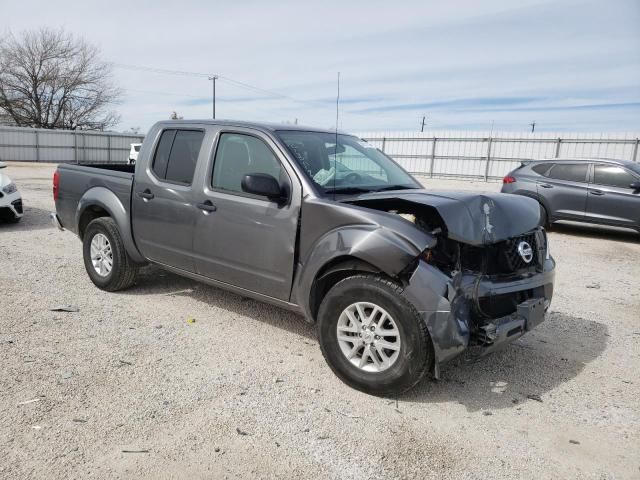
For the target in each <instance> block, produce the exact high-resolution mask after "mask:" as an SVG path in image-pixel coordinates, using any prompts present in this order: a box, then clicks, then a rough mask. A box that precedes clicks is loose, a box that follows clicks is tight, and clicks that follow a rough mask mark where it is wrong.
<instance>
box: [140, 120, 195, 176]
mask: <svg viewBox="0 0 640 480" xmlns="http://www.w3.org/2000/svg"><path fill="white" fill-rule="evenodd" d="M203 138H204V131H202V130H177V129H169V130H164V131H163V132H162V134H161V136H160V141H159V142H158V146H157V147H156V151H155V154H154V156H153V164H152V166H151V170H153V173H154V174H155V175H156V177H158V178H159V179H160V180H163V181H166V182H170V183H180V184H184V185H191V183H192V182H193V173H194V172H195V169H196V163H197V162H198V155H199V153H200V147H201V146H202V140H203Z"/></svg>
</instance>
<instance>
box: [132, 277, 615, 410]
mask: <svg viewBox="0 0 640 480" xmlns="http://www.w3.org/2000/svg"><path fill="white" fill-rule="evenodd" d="M122 294H125V295H147V294H164V295H168V296H180V297H188V298H191V299H193V300H196V301H199V302H202V303H205V304H207V305H210V306H212V307H216V308H220V309H224V310H227V311H228V312H229V313H230V314H231V315H230V317H231V316H240V317H241V320H236V321H250V322H255V323H260V324H268V325H270V326H273V327H276V328H279V329H283V330H286V331H288V332H291V333H294V334H297V335H300V336H301V337H303V338H305V339H307V340H310V341H312V342H313V343H317V338H316V333H315V327H314V326H313V325H310V324H309V323H307V322H306V321H305V320H304V319H303V318H302V316H300V315H298V314H296V313H293V312H289V311H287V310H283V309H281V308H278V307H275V306H271V305H268V304H265V303H262V302H258V301H255V300H251V299H248V298H244V297H241V296H239V295H236V294H234V293H230V292H227V291H225V290H222V289H219V288H215V287H210V286H208V285H204V284H202V283H199V282H196V281H192V280H190V279H187V278H183V277H180V276H178V275H174V274H172V273H170V272H167V271H164V270H162V269H160V268H158V267H155V266H150V267H145V268H144V269H143V270H142V271H141V273H140V277H139V281H138V282H137V285H136V286H135V287H133V288H132V289H130V290H126V291H124V292H122ZM607 337H608V333H607V327H606V326H605V325H603V324H601V323H598V322H595V321H592V320H587V319H583V318H579V317H575V316H571V315H566V314H563V313H559V312H554V311H552V312H551V313H549V314H548V317H547V319H546V321H545V322H544V323H542V324H541V325H540V326H539V327H538V328H537V329H536V330H534V331H532V332H530V333H528V334H527V335H525V336H524V337H522V338H521V339H519V340H517V341H516V342H514V343H513V344H511V345H508V346H506V347H505V348H504V349H503V350H501V351H498V352H496V353H494V354H492V355H490V356H486V357H481V358H477V357H473V356H472V355H466V356H463V357H461V358H459V359H456V360H454V361H452V362H450V363H449V364H446V365H444V366H443V367H442V370H441V379H440V380H438V381H436V380H433V379H431V378H427V379H425V380H424V381H422V382H421V383H420V384H419V385H417V386H416V387H415V388H414V389H413V390H411V391H409V392H408V393H406V394H404V395H402V396H400V397H399V400H401V401H402V402H411V403H434V402H435V403H440V402H442V403H451V402H457V403H459V404H461V405H464V406H465V407H466V408H467V410H469V411H477V410H487V411H490V410H495V409H502V408H520V404H521V403H523V402H525V401H535V400H532V399H529V398H528V396H533V397H536V396H537V397H538V398H540V399H541V400H542V401H544V397H545V394H547V393H549V392H551V391H553V390H554V389H556V388H558V387H559V386H560V385H562V384H564V383H566V382H567V381H569V380H571V379H572V378H574V377H576V376H577V375H578V374H580V373H581V372H582V371H583V370H584V369H585V368H586V367H587V365H588V364H589V363H590V362H592V361H593V360H595V359H596V358H598V357H599V356H600V355H601V354H602V352H603V351H604V349H605V348H606V344H607Z"/></svg>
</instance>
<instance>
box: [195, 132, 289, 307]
mask: <svg viewBox="0 0 640 480" xmlns="http://www.w3.org/2000/svg"><path fill="white" fill-rule="evenodd" d="M207 172H208V173H207V174H206V175H204V177H205V181H204V182H203V183H204V184H203V185H202V187H201V189H200V191H199V192H198V202H199V203H198V205H199V206H200V208H201V211H199V212H198V214H197V218H196V227H195V236H194V252H195V255H196V265H197V272H198V273H199V274H201V275H204V276H207V277H209V278H212V279H214V280H218V281H220V282H224V283H228V284H231V285H234V286H237V287H240V288H244V289H247V290H251V291H253V292H257V293H261V294H263V295H267V296H270V297H274V298H277V299H280V300H285V301H286V300H289V295H290V293H291V284H292V281H293V271H294V263H295V257H294V254H295V245H296V234H297V228H298V217H299V212H300V203H301V198H302V191H301V188H302V187H301V185H300V182H299V181H298V180H297V177H296V175H295V172H294V171H293V169H292V168H291V166H290V165H289V164H288V162H287V160H286V159H285V158H284V156H283V155H282V153H281V152H280V150H279V148H278V147H277V145H276V144H275V143H274V142H273V140H271V139H270V138H269V137H268V136H267V135H265V134H263V133H262V132H259V131H254V130H252V129H244V128H242V129H241V128H237V129H233V130H222V131H221V132H220V133H219V134H218V138H217V144H216V148H215V153H214V158H213V162H212V166H210V167H209V168H208V170H207ZM250 173H264V174H269V175H271V176H273V177H275V178H276V179H277V180H278V181H279V182H280V184H281V186H285V188H288V189H289V192H290V194H289V201H288V202H286V203H283V204H278V203H276V202H274V201H272V200H269V199H268V198H266V197H261V196H257V195H252V194H248V193H246V192H244V191H243V190H242V187H241V181H242V178H243V177H244V175H246V174H250Z"/></svg>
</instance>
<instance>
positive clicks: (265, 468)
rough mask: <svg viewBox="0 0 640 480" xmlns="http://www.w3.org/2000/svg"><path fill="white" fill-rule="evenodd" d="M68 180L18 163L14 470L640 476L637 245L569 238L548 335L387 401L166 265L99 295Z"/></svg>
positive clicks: (6, 452) (4, 263)
mask: <svg viewBox="0 0 640 480" xmlns="http://www.w3.org/2000/svg"><path fill="white" fill-rule="evenodd" d="M54 168H55V167H54V166H53V165H46V164H38V165H34V164H15V163H11V164H10V166H9V168H7V173H8V174H9V175H10V176H12V178H13V179H14V181H15V182H16V183H17V184H18V186H19V188H20V190H21V192H22V194H23V197H24V202H25V205H26V212H25V217H24V218H23V220H22V222H20V223H19V224H18V225H7V224H2V225H0V364H1V365H2V367H1V369H0V419H2V420H1V422H0V458H1V460H0V478H6V479H23V478H30V479H34V478H48V479H66V478H246V477H252V478H254V477H255V478H303V479H304V478H314V479H315V478H344V479H351V478H353V479H356V478H357V479H363V478H376V479H379V478H434V479H443V478H444V479H447V478H451V479H453V478H470V479H472V478H478V479H481V478H536V479H558V478H593V479H623V478H629V479H630V478H640V400H639V399H640V289H639V288H638V284H639V282H638V276H639V275H640V236H638V235H636V234H633V233H626V232H622V231H613V230H606V229H601V228H597V227H578V226H566V225H565V226H557V227H556V228H554V230H553V231H552V232H551V234H550V239H551V249H552V254H553V255H554V257H555V258H556V261H557V263H558V268H557V284H556V293H555V298H554V300H553V303H552V305H551V310H550V314H549V315H548V317H547V320H546V321H545V322H544V323H543V324H542V325H540V326H539V327H538V328H537V329H536V330H535V331H533V332H531V333H529V334H528V335H526V336H525V337H523V338H522V339H520V340H518V341H516V342H515V343H514V344H513V345H511V346H509V347H508V348H506V349H505V350H504V351H501V352H499V353H496V354H494V355H492V356H490V357H487V358H484V359H482V360H480V361H476V362H470V361H466V360H464V359H461V360H458V361H455V362H454V363H452V364H449V365H446V366H445V367H444V368H443V371H442V379H441V380H440V381H437V382H436V381H433V380H426V381H424V382H423V383H422V384H420V385H419V386H418V387H417V388H416V389H415V390H413V391H412V392H410V393H408V394H406V395H404V396H402V397H400V398H397V399H382V398H377V397H372V396H368V395H365V394H363V393H360V392H357V391H355V390H352V389H350V388H349V387H347V386H345V385H343V384H342V383H341V382H340V381H339V380H338V379H337V378H336V377H335V376H334V375H333V374H332V372H331V371H330V369H329V368H328V367H327V365H326V364H325V363H324V360H323V359H322V355H321V353H320V349H319V347H318V344H317V341H316V337H315V331H314V328H313V327H311V326H309V325H308V324H306V323H305V322H304V321H303V320H302V318H300V317H298V316H296V315H294V314H291V313H288V312H286V311H283V310H280V309H278V308H275V307H272V306H268V305H265V304H262V303H259V302H256V301H253V300H248V299H244V298H242V297H239V296H237V295H234V294H230V293H226V292H224V291H222V290H219V289H216V288H212V287H209V286H206V285H202V284H198V283H196V282H193V281H191V280H187V279H184V278H180V277H177V276H175V275H173V274H170V273H167V272H164V271H162V270H160V269H158V268H156V267H148V268H145V269H144V271H143V273H142V275H141V276H140V278H139V280H138V282H137V285H136V286H135V287H133V288H132V289H130V290H128V291H125V292H121V293H114V294H110V293H106V292H102V291H100V290H98V289H97V288H95V287H94V286H93V284H92V283H91V282H90V280H89V278H88V277H87V275H86V273H85V270H84V266H83V262H82V254H81V244H80V242H79V240H78V239H77V238H76V237H75V236H74V235H73V234H71V233H69V232H60V231H58V230H56V229H54V228H53V227H52V226H51V224H50V222H49V219H48V212H50V211H51V210H53V201H52V197H51V176H52V173H53V170H54ZM424 183H425V185H426V186H427V187H428V188H433V189H447V188H449V189H473V190H497V189H499V187H500V186H499V184H496V183H493V184H492V183H490V184H485V183H481V182H465V181H451V180H448V181H444V180H425V181H424ZM61 304H72V305H74V306H77V307H78V308H79V311H78V312H75V313H68V312H53V311H51V309H52V308H54V307H56V306H58V305H61ZM188 319H195V322H193V323H190V322H188V321H187V320H188Z"/></svg>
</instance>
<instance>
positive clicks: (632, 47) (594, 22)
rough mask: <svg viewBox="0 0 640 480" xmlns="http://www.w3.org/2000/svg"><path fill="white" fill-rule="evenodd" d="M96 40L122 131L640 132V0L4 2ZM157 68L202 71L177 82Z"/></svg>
mask: <svg viewBox="0 0 640 480" xmlns="http://www.w3.org/2000/svg"><path fill="white" fill-rule="evenodd" d="M0 9H1V11H2V15H1V16H0V34H6V33H7V32H13V33H20V32H21V31H23V30H27V29H33V28H38V27H40V26H48V27H53V28H64V29H66V30H67V31H69V32H71V33H73V34H74V35H78V36H81V37H83V38H84V39H85V40H87V41H89V42H90V43H93V44H95V45H97V46H98V47H99V48H100V49H101V51H102V57H103V59H104V60H105V61H108V62H110V63H112V64H113V76H114V80H115V82H116V84H117V85H119V86H120V87H121V88H122V90H123V97H122V101H121V102H120V103H119V104H118V105H116V106H115V109H116V110H117V111H118V112H119V113H120V115H121V123H120V124H119V125H118V126H117V127H116V129H117V130H127V129H130V128H132V127H138V128H140V130H141V131H142V132H145V131H146V130H147V129H148V128H149V127H150V126H151V125H152V124H153V123H154V122H156V121H158V120H163V119H167V118H169V117H170V115H171V113H172V112H174V111H175V112H177V114H178V115H179V116H183V117H184V118H211V115H212V112H211V110H212V98H211V97H212V91H211V90H212V82H211V81H210V80H208V78H207V74H216V75H219V77H220V78H219V79H218V80H217V81H216V116H217V118H228V119H239V120H252V121H268V122H274V123H287V122H288V123H295V122H297V123H300V124H305V125H313V126H318V127H328V128H333V127H335V125H336V95H337V85H338V82H337V77H338V72H340V99H341V101H340V108H339V117H338V118H339V119H338V125H339V127H340V128H341V129H342V130H345V131H354V132H358V131H378V130H380V131H382V130H395V131H400V130H402V131H419V130H420V128H421V123H422V118H423V117H425V123H426V126H425V130H489V129H490V128H493V129H494V130H508V131H509V130H510V131H527V130H529V129H530V128H531V127H530V124H531V123H532V122H535V123H536V131H538V132H544V131H549V132H551V131H553V132H561V131H571V132H580V131H585V132H625V131H627V132H638V131H640V0H600V1H582V0H575V1H565V0H556V1H540V0H517V1H514V0H502V1H495V0H483V1H482V2H480V1H475V0H460V1H442V0H439V1H431V0H418V1H398V0H396V1H393V2H390V1H386V2H378V1H375V0H369V1H359V0H355V1H354V0H349V1H347V0H338V1H335V0H323V1H314V2H310V1H300V0H297V1H277V0H272V1H269V2H266V1H243V0H234V1H226V0H218V1H179V2H178V1H167V0H154V1H142V0H138V1H133V0H131V1H129V2H126V1H118V0H111V1H109V2H104V1H101V2H96V1H92V0H84V1H82V2H67V1H64V0H58V1H56V2H50V1H29V0H24V1H20V2H18V1H15V0H0ZM158 70H171V71H180V72H194V73H200V74H202V75H184V74H179V75H178V74H169V73H167V72H162V71H158Z"/></svg>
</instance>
